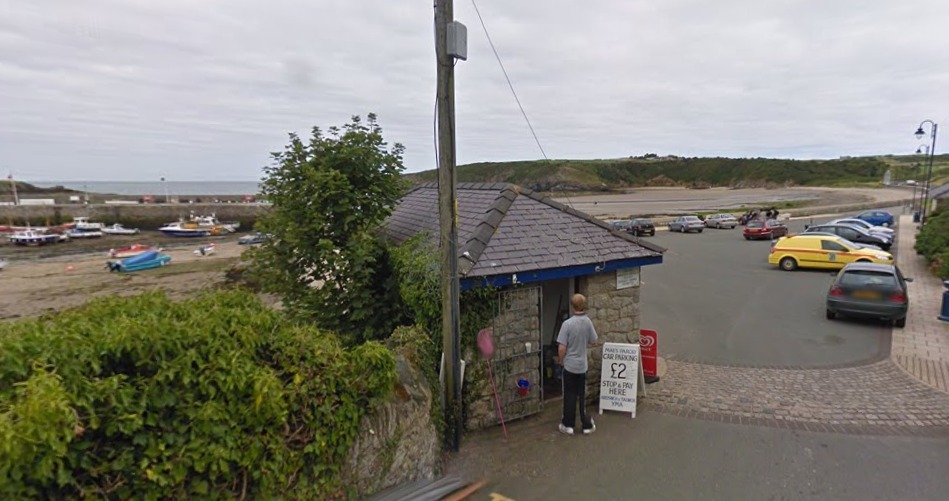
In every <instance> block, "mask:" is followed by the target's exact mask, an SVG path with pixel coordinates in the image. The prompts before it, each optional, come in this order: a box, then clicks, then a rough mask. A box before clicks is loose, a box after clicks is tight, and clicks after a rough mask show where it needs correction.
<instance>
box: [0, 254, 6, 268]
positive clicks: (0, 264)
mask: <svg viewBox="0 0 949 501" xmlns="http://www.w3.org/2000/svg"><path fill="white" fill-rule="evenodd" d="M6 267H7V260H6V259H3V258H2V257H0V270H2V269H4V268H6Z"/></svg>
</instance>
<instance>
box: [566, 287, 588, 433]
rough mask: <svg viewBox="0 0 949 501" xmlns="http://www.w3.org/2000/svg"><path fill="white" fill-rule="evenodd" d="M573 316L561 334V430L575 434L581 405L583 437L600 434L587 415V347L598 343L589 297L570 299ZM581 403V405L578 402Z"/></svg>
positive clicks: (577, 296)
mask: <svg viewBox="0 0 949 501" xmlns="http://www.w3.org/2000/svg"><path fill="white" fill-rule="evenodd" d="M570 306H571V307H572V309H573V316H572V317H570V318H569V319H567V320H566V321H564V323H563V325H562V326H561V327H560V334H558V335H557V344H559V345H560V346H559V348H558V354H559V355H560V363H561V364H562V365H563V369H564V370H563V419H562V421H561V422H560V431H561V432H562V433H566V434H567V435H573V428H574V425H576V418H577V404H578V403H579V405H580V424H581V425H582V426H583V434H584V435H589V434H590V433H593V432H594V431H596V425H595V424H594V423H593V418H591V417H590V416H588V415H587V411H586V393H587V389H586V387H587V346H590V345H592V344H593V343H595V342H596V329H594V328H593V322H592V321H591V320H590V319H589V317H587V315H586V311H587V298H585V297H584V296H583V294H574V295H573V297H572V298H570ZM578 400H579V402H578Z"/></svg>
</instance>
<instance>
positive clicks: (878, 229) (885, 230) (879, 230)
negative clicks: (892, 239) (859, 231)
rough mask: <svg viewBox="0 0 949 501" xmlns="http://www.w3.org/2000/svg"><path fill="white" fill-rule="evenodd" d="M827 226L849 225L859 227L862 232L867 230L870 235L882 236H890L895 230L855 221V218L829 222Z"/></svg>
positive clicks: (859, 220) (858, 220)
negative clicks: (878, 234) (877, 234)
mask: <svg viewBox="0 0 949 501" xmlns="http://www.w3.org/2000/svg"><path fill="white" fill-rule="evenodd" d="M828 224H851V225H854V226H859V227H860V228H863V229H864V230H867V231H868V232H870V234H871V235H872V234H873V233H880V234H882V235H890V236H892V235H893V234H894V233H896V230H894V229H893V228H887V227H886V226H874V225H872V224H870V223H868V222H866V221H864V220H863V219H857V218H855V217H848V218H844V219H836V220H834V221H831V222H830V223H828Z"/></svg>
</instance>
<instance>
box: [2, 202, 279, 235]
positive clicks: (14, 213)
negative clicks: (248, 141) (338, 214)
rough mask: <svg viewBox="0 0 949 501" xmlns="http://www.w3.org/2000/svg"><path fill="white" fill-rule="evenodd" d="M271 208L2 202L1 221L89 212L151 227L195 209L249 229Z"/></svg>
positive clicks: (40, 221) (41, 221)
mask: <svg viewBox="0 0 949 501" xmlns="http://www.w3.org/2000/svg"><path fill="white" fill-rule="evenodd" d="M268 210H270V206H268V205H262V204H227V203H224V204H220V203H218V204H215V203H203V204H135V205H111V204H110V205H106V204H90V205H0V224H15V225H23V224H31V225H33V226H50V225H57V224H61V223H65V222H69V221H72V219H73V218H74V217H76V216H88V217H90V218H91V219H92V221H95V222H101V223H106V224H112V223H121V224H124V225H126V226H129V227H135V228H141V229H149V230H151V229H158V228H159V227H160V226H161V225H163V224H165V223H169V222H172V221H177V220H178V219H179V218H187V217H188V215H189V214H190V213H194V214H195V215H199V216H206V215H211V214H215V215H216V216H217V218H218V219H220V220H221V221H239V222H240V223H241V227H242V228H248V229H249V228H252V227H253V225H254V223H255V222H256V221H257V219H258V218H259V217H260V216H261V215H262V214H263V213H264V212H266V211H268Z"/></svg>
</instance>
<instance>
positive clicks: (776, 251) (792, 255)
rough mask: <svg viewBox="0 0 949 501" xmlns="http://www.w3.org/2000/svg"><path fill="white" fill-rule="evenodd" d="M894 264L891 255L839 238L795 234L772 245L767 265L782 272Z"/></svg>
mask: <svg viewBox="0 0 949 501" xmlns="http://www.w3.org/2000/svg"><path fill="white" fill-rule="evenodd" d="M855 262H857V263H860V262H867V263H880V264H893V255H892V254H890V253H889V252H886V251H882V250H877V249H869V248H866V247H857V246H856V245H854V244H853V243H852V242H849V241H847V240H844V239H843V238H840V237H837V236H828V235H808V234H806V233H803V234H800V235H792V236H787V237H784V238H781V239H779V240H778V241H777V242H775V243H774V245H772V246H771V253H770V254H769V255H768V263H769V264H773V265H777V266H780V267H781V269H782V270H785V271H794V270H796V269H797V268H832V269H840V268H843V267H844V266H846V265H847V264H849V263H855Z"/></svg>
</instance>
